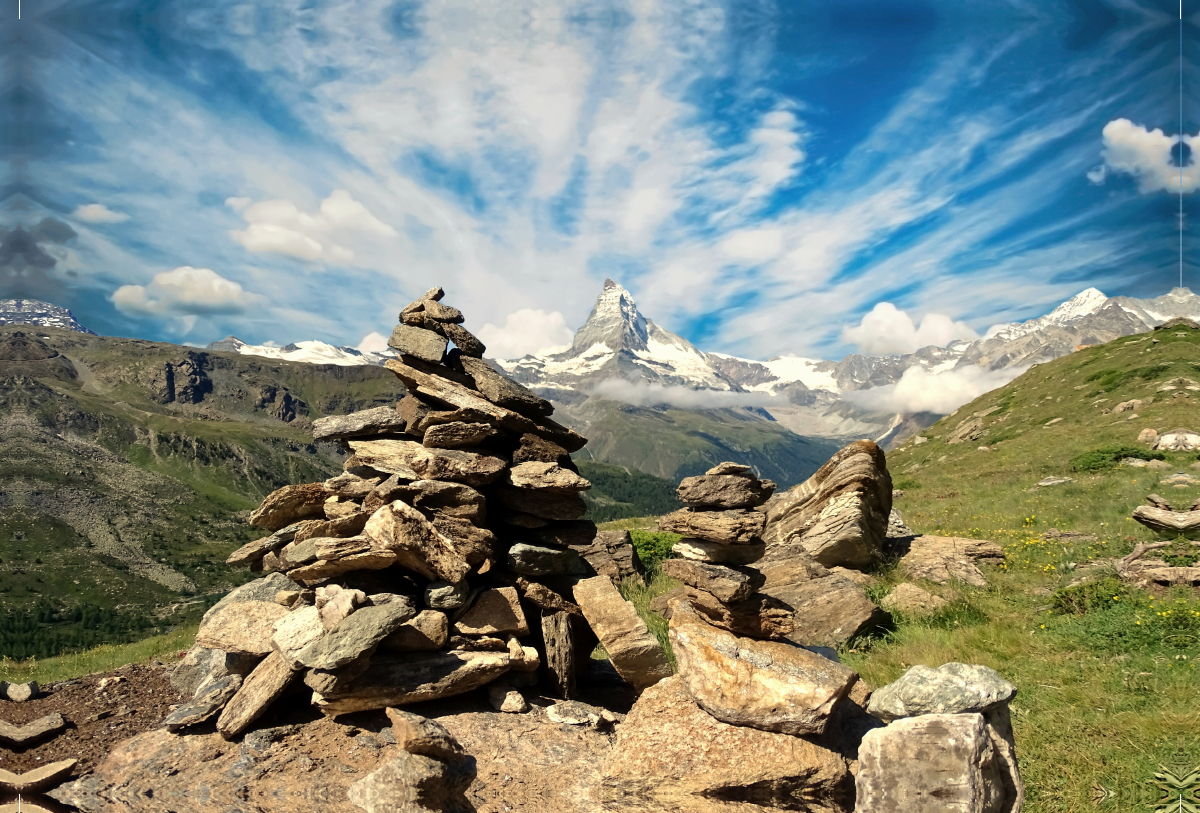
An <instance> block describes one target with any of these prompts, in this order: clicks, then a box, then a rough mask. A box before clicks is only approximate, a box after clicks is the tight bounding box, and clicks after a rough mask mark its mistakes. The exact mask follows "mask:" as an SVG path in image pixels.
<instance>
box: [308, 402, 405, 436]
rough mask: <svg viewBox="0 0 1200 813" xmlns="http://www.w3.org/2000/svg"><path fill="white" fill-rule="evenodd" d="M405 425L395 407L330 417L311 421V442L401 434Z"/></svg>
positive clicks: (383, 407)
mask: <svg viewBox="0 0 1200 813" xmlns="http://www.w3.org/2000/svg"><path fill="white" fill-rule="evenodd" d="M406 423H407V422H406V421H405V420H404V417H403V416H401V415H400V413H399V412H397V411H396V409H395V407H387V406H382V407H375V408H374V409H364V410H362V411H361V412H351V413H350V414H349V415H330V416H329V417H327V418H317V419H316V420H315V421H313V440H340V439H342V438H356V437H362V436H364V435H383V434H387V433H388V432H403V431H404V427H405V425H406Z"/></svg>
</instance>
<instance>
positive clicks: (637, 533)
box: [629, 530, 683, 574]
mask: <svg viewBox="0 0 1200 813" xmlns="http://www.w3.org/2000/svg"><path fill="white" fill-rule="evenodd" d="M629 535H630V537H632V539H633V549H634V550H635V551H637V555H638V559H639V560H640V561H641V563H642V567H643V568H645V569H646V571H647V573H648V574H649V573H650V572H651V571H656V570H658V567H659V565H660V564H662V561H663V559H666V558H668V557H669V556H670V555H671V549H672V548H673V547H675V543H676V542H678V541H679V540H680V539H683V537H682V536H681V535H680V534H673V533H668V532H666V531H642V530H634V531H630V532H629Z"/></svg>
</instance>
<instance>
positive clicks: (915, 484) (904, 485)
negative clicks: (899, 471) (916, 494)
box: [892, 477, 921, 491]
mask: <svg viewBox="0 0 1200 813" xmlns="http://www.w3.org/2000/svg"><path fill="white" fill-rule="evenodd" d="M920 487H921V483H920V481H918V480H917V479H916V478H915V477H897V478H896V479H894V480H892V488H894V489H899V490H901V491H915V490H916V489H918V488H920Z"/></svg>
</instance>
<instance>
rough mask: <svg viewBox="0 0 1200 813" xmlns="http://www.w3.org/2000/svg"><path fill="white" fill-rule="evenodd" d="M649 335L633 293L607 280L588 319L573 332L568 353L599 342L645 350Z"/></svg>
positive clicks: (633, 349)
mask: <svg viewBox="0 0 1200 813" xmlns="http://www.w3.org/2000/svg"><path fill="white" fill-rule="evenodd" d="M649 338H650V337H649V331H648V328H647V325H646V319H645V318H644V317H643V316H642V315H641V314H640V313H638V309H637V303H635V302H634V301H633V296H632V295H631V294H630V293H629V291H626V290H625V289H624V288H622V287H621V286H620V285H618V284H617V283H615V282H613V281H612V280H611V279H606V280H604V290H603V291H601V292H600V296H599V297H598V298H597V299H596V304H595V306H594V307H593V308H592V312H591V314H590V315H589V316H588V319H587V322H585V323H584V325H583V327H581V328H580V329H579V330H578V331H576V333H575V340H574V341H573V342H571V350H570V351H569V353H568V355H579V354H583V353H588V352H589V351H590V349H591V348H592V347H594V346H595V345H598V344H601V345H604V346H605V347H607V348H608V349H609V350H613V351H616V350H622V349H625V350H632V351H639V350H641V351H645V350H646V342H647V341H648V340H649Z"/></svg>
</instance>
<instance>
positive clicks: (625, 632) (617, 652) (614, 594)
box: [573, 576, 671, 692]
mask: <svg viewBox="0 0 1200 813" xmlns="http://www.w3.org/2000/svg"><path fill="white" fill-rule="evenodd" d="M573 592H574V596H575V602H576V603H577V604H578V605H579V607H580V609H582V610H583V615H584V617H585V618H587V621H588V624H590V625H591V628H592V630H593V631H594V632H595V633H596V635H597V637H599V639H600V643H602V644H604V649H605V651H606V652H608V657H609V659H610V660H611V661H612V664H613V666H614V667H615V668H616V670H617V673H618V674H620V676H621V677H622V678H624V679H625V681H626V682H627V683H629V684H630V685H631V686H633V688H634V690H635V691H638V692H640V691H642V690H644V689H645V688H646V687H648V686H653V685H654V684H655V683H657V682H658V681H660V680H662V679H663V678H665V677H667V676H668V675H670V674H671V666H670V664H669V663H667V658H666V655H665V654H664V653H663V649H662V645H661V644H659V642H658V639H657V638H655V637H654V636H653V635H652V634H651V633H650V630H649V629H648V628H647V627H646V623H645V622H644V621H642V619H641V618H639V617H638V614H637V610H635V609H634V607H633V604H631V603H630V602H628V601H626V600H625V599H623V598H621V594H620V592H618V590H617V588H616V586H615V585H613V583H612V579H610V578H608V577H607V576H594V577H593V578H590V579H583V580H582V581H580V582H578V583H577V584H576V585H575V587H574V590H573Z"/></svg>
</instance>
